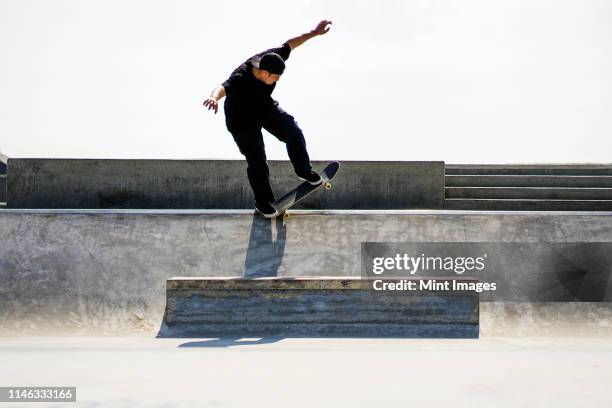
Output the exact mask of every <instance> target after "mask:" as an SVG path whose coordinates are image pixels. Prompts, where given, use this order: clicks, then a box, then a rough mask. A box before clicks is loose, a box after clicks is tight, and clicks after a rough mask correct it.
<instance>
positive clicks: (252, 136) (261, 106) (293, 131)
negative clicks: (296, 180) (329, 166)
mask: <svg viewBox="0 0 612 408" xmlns="http://www.w3.org/2000/svg"><path fill="white" fill-rule="evenodd" d="M271 52H272V53H276V54H278V55H280V57H281V58H282V59H283V60H284V61H286V60H287V59H288V58H289V54H290V53H291V47H290V46H289V44H288V43H284V44H283V45H282V47H279V48H271V49H269V50H266V51H263V52H260V53H259V54H256V55H254V56H253V57H251V58H249V59H248V60H247V61H245V62H244V63H243V64H242V65H240V66H239V67H238V68H236V69H235V70H234V72H232V74H231V75H230V77H229V78H228V79H227V80H226V81H225V82H223V87H224V88H225V94H226V99H225V105H224V111H225V124H226V126H227V130H229V131H230V133H231V134H232V136H233V138H234V141H235V142H236V144H237V145H238V148H239V149H240V153H242V154H243V155H244V156H245V158H246V161H247V176H248V178H249V183H250V184H251V188H252V189H253V193H254V195H255V203H256V205H257V206H260V207H262V206H265V205H266V204H268V203H270V202H272V201H274V193H273V192H272V187H271V186H270V180H269V173H268V164H267V162H266V150H265V146H264V140H263V135H262V133H261V129H262V128H264V129H266V130H267V131H268V132H270V133H271V134H272V135H274V136H275V137H276V138H277V139H278V140H280V141H282V142H284V143H285V144H286V145H287V153H288V154H289V159H290V160H291V163H292V164H293V169H294V171H295V173H296V174H297V175H298V176H300V177H304V178H306V177H309V176H310V173H311V172H312V167H311V165H310V158H309V157H308V152H307V151H306V141H305V140H304V135H303V134H302V130H301V129H300V127H299V126H298V124H297V122H296V121H295V119H294V118H293V116H291V115H290V114H288V113H287V112H285V111H284V110H283V109H282V108H281V107H280V106H278V102H276V101H275V100H274V99H272V91H273V90H274V88H275V87H276V84H272V85H267V84H265V83H264V82H262V81H260V80H258V79H257V78H255V76H254V75H253V71H252V68H253V65H252V63H251V59H252V58H254V57H259V56H262V55H264V54H267V53H271Z"/></svg>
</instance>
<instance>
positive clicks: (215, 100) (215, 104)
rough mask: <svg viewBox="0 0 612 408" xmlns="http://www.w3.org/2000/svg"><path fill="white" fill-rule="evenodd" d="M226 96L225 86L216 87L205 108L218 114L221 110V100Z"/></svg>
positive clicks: (205, 103)
mask: <svg viewBox="0 0 612 408" xmlns="http://www.w3.org/2000/svg"><path fill="white" fill-rule="evenodd" d="M224 96H225V87H224V86H223V85H220V86H218V87H216V88H215V89H213V91H212V92H211V94H210V96H209V97H208V98H206V100H205V101H204V107H206V108H208V110H211V109H212V110H214V111H215V113H217V110H218V109H219V99H221V98H223V97H224Z"/></svg>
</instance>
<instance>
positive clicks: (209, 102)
mask: <svg viewBox="0 0 612 408" xmlns="http://www.w3.org/2000/svg"><path fill="white" fill-rule="evenodd" d="M204 107H205V108H207V109H208V110H211V109H213V110H214V111H215V114H216V113H217V111H218V110H219V101H218V100H217V98H214V97H212V96H209V97H208V98H206V100H205V101H204Z"/></svg>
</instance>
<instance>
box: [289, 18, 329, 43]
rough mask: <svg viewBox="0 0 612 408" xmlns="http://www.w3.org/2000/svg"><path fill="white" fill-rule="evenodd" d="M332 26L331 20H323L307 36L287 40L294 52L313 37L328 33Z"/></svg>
mask: <svg viewBox="0 0 612 408" xmlns="http://www.w3.org/2000/svg"><path fill="white" fill-rule="evenodd" d="M331 24H332V22H331V21H329V20H321V22H320V23H319V24H317V26H316V27H315V29H314V30H312V31H309V32H307V33H306V34H302V35H299V36H297V37H294V38H292V39H290V40H287V43H288V44H289V46H290V47H291V49H292V50H294V49H296V48H297V47H299V46H300V45H302V44H304V43H305V42H306V41H308V40H310V39H311V38H312V37H316V36H317V35H323V34H325V33H327V32H328V31H329V29H330V27H329V26H330V25H331Z"/></svg>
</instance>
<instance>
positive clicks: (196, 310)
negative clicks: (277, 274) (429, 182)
mask: <svg viewBox="0 0 612 408" xmlns="http://www.w3.org/2000/svg"><path fill="white" fill-rule="evenodd" d="M410 280H414V281H417V280H421V279H410ZM447 280H448V281H450V280H455V281H470V282H474V281H476V280H475V279H469V278H468V279H456V278H455V279H451V278H448V279H445V278H437V279H436V281H437V282H443V281H447ZM371 284H372V281H370V280H366V279H360V278H356V277H353V278H347V277H298V278H263V279H243V278H172V279H169V280H168V281H167V290H166V293H167V302H166V312H165V316H164V323H163V325H162V328H161V330H160V332H159V334H158V336H159V337H210V336H225V335H243V336H249V335H279V336H284V337H294V336H300V337H301V336H307V337H320V336H341V337H342V336H351V337H388V336H393V337H396V336H399V337H449V338H466V337H467V338H477V337H478V294H477V293H476V292H472V291H464V292H458V291H415V292H412V291H405V292H401V293H398V292H382V291H381V292H378V291H374V290H372V289H371Z"/></svg>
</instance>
